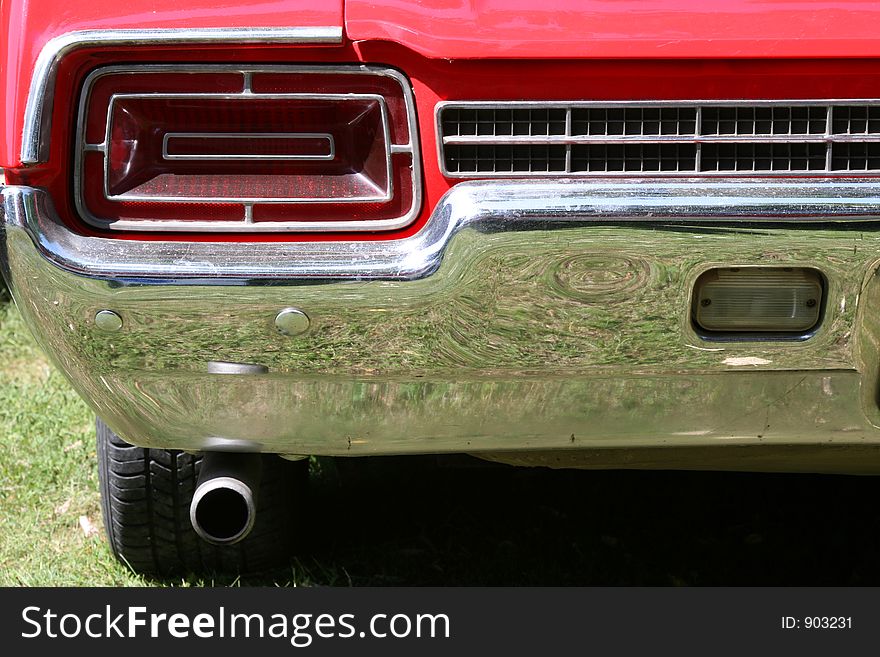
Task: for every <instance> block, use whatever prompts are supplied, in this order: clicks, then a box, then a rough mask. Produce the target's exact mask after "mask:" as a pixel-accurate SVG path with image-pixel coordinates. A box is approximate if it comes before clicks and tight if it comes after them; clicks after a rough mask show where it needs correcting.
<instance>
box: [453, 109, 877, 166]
mask: <svg viewBox="0 0 880 657" xmlns="http://www.w3.org/2000/svg"><path fill="white" fill-rule="evenodd" d="M437 128H438V131H439V143H440V164H441V168H442V170H443V172H444V174H446V175H448V176H451V177H469V176H471V177H473V176H477V177H486V176H518V175H541V176H546V175H589V174H594V175H600V174H617V173H620V174H627V175H631V174H684V175H688V174H689V175H693V174H723V175H736V174H749V175H754V174H787V175H791V174H803V175H816V174H822V173H848V172H856V173H880V101H836V102H834V103H830V102H828V101H756V102H753V103H746V102H736V103H734V102H728V101H721V102H715V101H712V102H702V103H699V104H686V103H678V102H659V103H651V104H645V103H641V104H639V103H586V102H583V103H568V102H554V101H548V102H545V103H522V102H510V103H505V102H502V103H482V102H462V103H459V102H450V103H444V104H442V105H441V106H440V107H439V109H438V112H437Z"/></svg>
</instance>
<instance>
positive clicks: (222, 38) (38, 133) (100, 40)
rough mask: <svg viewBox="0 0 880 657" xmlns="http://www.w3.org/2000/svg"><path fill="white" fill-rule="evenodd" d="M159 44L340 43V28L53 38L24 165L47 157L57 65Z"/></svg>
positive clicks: (27, 116) (30, 118) (40, 75)
mask: <svg viewBox="0 0 880 657" xmlns="http://www.w3.org/2000/svg"><path fill="white" fill-rule="evenodd" d="M163 43H181V44H212V43H218V44H223V43H267V44H283V43H294V44H299V43H301V44H339V43H342V26H337V25H332V26H320V27H317V26H316V27H254V28H238V27H218V28H179V29H178V28H171V29H158V28H151V29H131V30H82V31H79V32H70V33H68V34H63V35H61V36H58V37H55V38H54V39H52V40H50V41H49V42H48V43H47V44H46V45H45V46H44V47H43V49H42V50H41V51H40V55H39V57H38V58H37V62H36V65H35V66H34V72H33V76H32V77H31V84H30V90H29V92H28V99H27V105H26V107H25V113H24V129H23V132H22V142H21V161H22V163H24V164H37V163H39V162H45V161H46V160H48V158H49V132H50V127H51V117H52V105H53V99H54V90H53V87H54V85H55V76H56V73H57V70H58V63H59V62H60V61H61V60H62V59H63V58H64V57H65V56H66V55H67V54H69V53H70V52H72V51H74V50H77V49H79V48H88V47H98V46H126V47H137V46H149V45H154V44H163Z"/></svg>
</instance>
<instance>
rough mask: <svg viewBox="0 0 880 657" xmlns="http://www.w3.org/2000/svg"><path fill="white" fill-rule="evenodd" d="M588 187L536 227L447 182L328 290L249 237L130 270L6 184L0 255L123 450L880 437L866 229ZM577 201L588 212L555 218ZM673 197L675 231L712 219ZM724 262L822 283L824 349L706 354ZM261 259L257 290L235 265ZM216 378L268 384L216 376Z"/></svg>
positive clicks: (22, 303) (879, 244)
mask: <svg viewBox="0 0 880 657" xmlns="http://www.w3.org/2000/svg"><path fill="white" fill-rule="evenodd" d="M530 184H531V183H530ZM554 184H555V185H560V184H563V185H564V183H554ZM774 184H775V183H774ZM487 187H488V188H489V189H490V190H491V193H487ZM502 187H503V188H502ZM829 189H830V188H829ZM847 189H849V190H850V192H851V194H850V197H847V196H846V194H845V193H844V192H845V191H846V190H847ZM859 189H861V190H863V191H864V192H865V194H862V195H861V196H858V194H856V193H855V192H856V191H858V190H859ZM527 190H531V191H532V192H534V190H535V188H534V187H529V186H528V185H526V186H524V187H523V188H522V189H521V190H520V193H522V194H525V192H526V191H527ZM742 190H743V188H738V189H737V190H735V191H737V192H739V196H734V197H733V198H743V195H742V193H741V192H742ZM841 190H842V191H841ZM546 191H547V190H543V191H542V193H543V192H546ZM591 191H595V188H591V187H590V185H589V183H587V184H586V186H583V184H582V183H577V186H575V185H574V184H572V186H571V187H566V192H567V194H566V195H565V198H564V199H560V198H559V197H556V198H554V199H551V200H549V201H548V207H549V205H553V204H555V205H554V207H560V206H561V205H565V204H568V205H569V206H570V209H569V210H566V211H559V212H556V211H552V210H551V209H545V210H544V212H543V214H542V212H541V210H539V209H538V208H537V206H536V205H535V204H534V203H533V204H532V206H530V209H529V211H524V210H523V205H524V203H525V201H524V200H523V198H518V197H517V193H518V192H517V189H516V188H515V184H514V185H511V183H509V182H507V183H505V184H504V185H502V186H501V187H496V186H493V185H489V186H487V185H485V184H484V183H465V184H464V185H462V186H460V187H458V188H456V190H455V193H453V194H450V195H448V196H447V197H446V198H445V200H444V201H442V202H441V204H440V205H439V206H438V208H437V210H436V211H435V213H434V217H433V218H432V222H431V223H430V224H429V225H428V226H427V227H426V228H425V229H424V230H423V231H422V233H420V234H419V235H417V236H415V237H413V238H409V240H411V241H409V242H407V240H401V241H399V242H397V243H392V244H390V245H389V244H388V243H385V247H384V250H383V248H382V247H380V246H379V245H377V244H371V245H359V250H358V251H356V252H353V253H349V254H348V256H347V258H348V273H349V276H348V277H346V276H345V275H344V274H345V273H346V271H345V270H344V269H343V268H342V266H343V261H344V257H343V255H344V249H345V248H347V247H346V245H345V243H336V244H335V245H331V244H330V243H326V244H320V243H318V244H314V243H313V244H310V245H294V244H281V245H256V244H249V245H246V248H247V249H251V248H254V249H263V250H264V251H262V252H261V256H260V257H263V258H264V259H263V260H262V261H259V260H257V259H256V257H257V256H255V255H254V254H251V258H253V259H254V260H253V262H250V263H249V262H248V259H247V257H246V256H245V254H244V253H243V252H242V253H239V255H238V259H233V260H232V261H231V262H228V261H223V260H222V259H221V256H218V255H216V254H211V253H208V252H207V251H199V249H205V248H206V247H205V245H186V244H179V243H178V244H176V245H174V244H173V243H161V242H160V243H151V244H152V245H148V244H146V243H137V242H136V243H134V244H131V243H128V244H129V245H130V246H129V247H128V248H127V249H126V250H125V251H124V253H123V251H122V249H123V246H124V243H122V242H119V241H117V240H102V239H97V238H77V237H76V236H72V235H71V234H69V233H67V231H66V230H65V229H63V228H62V227H61V226H60V225H58V224H57V223H55V219H54V218H53V216H52V211H51V205H50V204H49V203H47V201H46V199H45V198H44V195H42V194H40V193H35V192H33V191H27V190H22V188H6V190H4V197H5V206H4V207H5V221H4V225H5V233H4V237H5V238H4V239H2V240H0V263H2V266H3V268H4V270H5V271H4V274H5V275H6V276H7V277H8V278H9V280H10V282H11V287H12V291H13V295H14V297H15V299H16V302H17V303H18V306H19V308H20V309H21V311H22V313H23V314H24V316H25V318H26V319H27V321H28V323H29V325H30V327H31V329H32V330H33V331H34V333H35V334H36V336H37V338H38V340H39V341H40V342H41V343H42V345H43V346H44V348H45V349H46V351H47V352H48V353H49V354H50V355H51V356H52V357H53V358H54V360H55V362H56V363H57V364H58V365H59V366H60V368H61V369H62V370H63V371H64V372H65V373H66V374H67V376H68V377H69V378H70V379H71V381H72V383H73V384H74V386H75V387H76V388H77V389H78V391H79V392H80V393H81V394H82V395H83V397H84V398H85V399H87V400H88V401H89V402H90V403H91V405H92V406H93V407H94V408H95V410H96V412H97V413H99V414H100V415H101V416H102V417H104V418H105V419H106V420H107V421H108V422H109V423H110V424H111V426H113V427H114V428H115V429H117V430H118V431H120V433H121V434H122V435H124V436H125V437H126V438H128V439H129V440H131V441H133V442H136V443H139V444H144V445H154V446H164V447H179V448H186V449H204V448H214V449H223V448H224V447H226V446H228V447H229V448H241V447H242V445H244V446H250V447H253V448H254V449H261V450H265V451H275V452H282V453H290V454H348V455H359V454H390V453H412V452H445V451H454V452H460V451H471V452H510V451H516V450H578V449H586V448H596V447H637V446H673V445H677V446H705V445H750V444H753V445H767V444H811V445H816V444H824V443H834V444H838V445H857V444H858V445H861V444H871V443H874V444H878V443H880V430H878V429H877V425H878V424H880V414H878V412H877V396H878V391H877V381H878V366H877V364H878V362H880V353H878V352H880V349H878V344H880V326H878V321H877V317H878V315H880V286H878V281H877V280H876V278H875V272H876V270H877V268H878V265H880V230H878V226H877V225H875V224H874V223H873V222H870V221H866V222H864V223H861V224H858V225H853V224H840V225H837V226H835V225H834V224H829V223H823V224H821V225H816V227H809V226H808V221H809V220H808V219H803V218H802V219H801V222H800V223H797V224H795V223H789V224H785V223H780V222H778V221H775V222H774V223H773V224H766V223H760V222H755V221H751V222H748V223H745V222H742V223H734V222H727V223H726V224H721V223H719V219H717V218H716V219H710V218H706V217H705V216H704V218H703V219H698V220H696V221H691V222H683V221H676V220H675V219H674V218H662V219H655V220H654V221H647V217H645V216H638V217H637V219H638V221H634V222H630V221H626V219H627V217H628V215H627V213H629V212H635V213H638V212H640V211H641V210H640V209H639V208H640V207H641V206H638V204H637V203H635V202H634V200H633V198H632V197H630V198H629V199H628V200H627V199H624V200H625V201H627V202H620V199H619V198H617V199H615V200H614V203H616V207H618V210H617V211H616V212H617V214H614V212H613V211H612V210H611V209H610V207H603V206H602V205H601V203H598V202H596V201H595V199H596V198H598V195H597V194H593V195H592V196H590V195H589V192H591ZM875 191H876V190H875V186H874V185H873V184H870V185H865V186H864V187H861V188H859V187H858V186H857V185H856V186H853V185H852V184H849V183H848V184H847V185H843V186H841V188H840V189H838V190H837V196H831V195H828V196H827V198H828V199H831V200H830V201H829V202H828V204H827V205H828V207H825V209H824V211H825V212H828V213H829V214H830V213H832V212H833V208H832V207H831V206H833V205H834V204H835V203H837V204H838V205H837V207H843V205H846V204H848V205H846V208H845V212H846V213H847V215H849V214H850V213H853V214H856V215H858V216H860V217H862V218H865V219H868V218H870V215H871V213H873V212H874V211H875V209H876V208H877V207H878V201H877V200H876V197H875V196H874V192H875ZM578 193H580V194H581V197H580V198H581V199H582V200H584V199H587V200H590V199H593V200H591V201H590V203H592V204H588V203H586V201H585V202H584V204H583V205H582V206H580V209H578V210H575V209H573V208H575V207H577V204H576V202H575V199H576V198H577V194H578ZM481 194H483V196H480V195H481ZM533 196H535V195H534V194H533ZM535 198H537V196H535ZM809 198H812V199H813V200H812V201H809V200H804V199H809ZM817 198H818V199H819V200H816V199H817ZM481 199H482V200H481ZM487 199H488V200H487ZM682 199H684V200H682ZM790 199H795V201H792V202H788V203H787V199H786V198H782V199H781V200H780V198H778V197H776V198H775V200H773V201H772V205H773V207H774V209H775V210H774V211H778V208H780V207H789V208H794V209H793V210H791V217H792V218H794V217H795V216H798V214H797V213H798V212H800V213H801V215H804V214H806V215H807V216H812V215H810V213H809V212H807V210H810V209H811V208H810V207H809V205H810V203H815V204H816V205H817V206H818V205H820V204H821V203H824V202H825V199H826V196H825V195H821V194H820V195H818V196H817V195H816V193H815V192H813V196H812V197H810V196H809V195H808V190H803V189H802V190H801V195H800V196H789V197H788V200H790ZM483 201H485V202H483ZM652 202H653V201H652ZM677 202H678V203H679V204H680V206H681V207H685V210H683V211H682V212H681V213H680V215H675V216H684V217H695V216H696V217H699V215H700V213H701V212H702V213H704V215H705V213H706V208H705V207H703V208H702V210H698V209H695V208H696V207H697V201H696V200H694V199H693V198H690V199H689V198H688V197H685V196H683V197H682V198H680V199H679V200H678V201H677ZM687 203H691V205H687V206H685V205H684V204H687ZM765 203H767V204H770V201H769V200H767V199H765ZM716 205H717V206H719V207H720V205H721V204H717V203H716ZM757 205H758V204H757V203H754V204H753V211H754V212H756V215H757V216H759V217H760V213H757V211H755V210H754V207H756V206H757ZM487 208H488V209H487ZM597 208H598V209H597ZM633 208H635V210H633ZM853 208H857V209H858V212H855V211H854V210H853ZM805 209H806V210H805ZM813 209H814V208H813ZM602 213H605V214H604V215H603V214H602ZM689 213H690V214H689ZM600 215H601V216H600ZM597 216H598V220H596V218H597ZM548 217H549V218H550V219H552V221H547V218H548ZM777 218H778V217H777ZM561 219H568V221H561ZM452 226H454V229H453V228H451V227H452ZM438 235H439V237H438ZM86 240H91V241H88V242H87V241H86ZM95 242H98V243H100V244H101V245H103V246H104V252H103V253H104V255H103V256H102V255H101V253H99V252H98V251H97V250H96V249H97V246H98V244H95ZM404 243H406V244H404ZM426 245H427V246H426ZM93 246H94V247H95V248H92V247H93ZM211 246H212V247H216V248H217V251H218V252H219V253H221V254H222V253H223V252H224V250H225V249H233V248H236V247H235V245H221V246H218V245H216V244H215V245H211ZM273 247H274V249H275V250H274V251H273ZM361 247H362V248H361ZM414 247H418V248H414ZM237 248H238V249H239V250H241V251H243V247H242V246H241V245H239V246H238V247H237ZM407 248H410V249H412V250H409V251H406V250H405V249H407ZM297 249H301V251H300V252H299V253H297V252H296V250H297ZM419 249H422V250H419ZM151 251H152V253H151ZM120 253H122V255H124V256H125V257H124V258H122V259H121V260H116V259H114V258H115V256H116V254H120ZM157 253H160V254H164V255H165V256H168V257H166V258H165V259H162V258H157V257H156V254H157ZM322 253H323V254H324V255H325V256H327V257H325V258H324V259H323V260H322V259H321V254H322ZM365 253H366V254H370V253H372V254H373V255H369V257H368V256H367V255H365ZM4 254H5V255H4ZM327 254H335V255H333V256H332V257H330V256H328V255H327ZM414 254H415V255H414ZM373 256H375V258H374V257H373ZM276 257H277V260H273V258H276ZM150 258H154V263H155V266H156V268H157V271H154V272H153V273H152V277H149V276H146V274H147V272H146V271H145V269H143V268H145V267H146V266H147V265H148V264H149V259H150ZM371 258H372V259H371ZM267 259H268V260H267ZM260 262H262V265H259V264H258V263H260ZM276 262H277V263H278V265H279V266H278V269H276V270H273V269H272V267H271V266H270V265H272V264H274V263H276ZM364 263H367V265H368V266H367V268H366V269H361V268H360V266H361V265H362V264H364ZM732 264H738V265H750V264H761V265H767V264H775V265H786V264H787V265H792V266H813V267H818V268H819V269H821V270H822V271H823V273H824V274H825V276H826V277H827V279H828V290H827V306H826V310H825V320H824V322H823V324H822V326H821V327H820V329H819V330H818V332H817V333H816V334H815V335H814V336H813V337H812V338H810V339H809V340H806V341H804V342H800V343H791V342H788V343H782V342H750V343H715V342H705V341H703V340H702V339H700V337H699V336H698V335H696V334H695V333H694V331H693V330H692V328H691V325H690V322H689V319H688V317H689V312H688V308H689V297H690V292H691V289H692V286H693V282H694V281H695V280H696V278H697V277H698V276H699V275H700V274H701V273H702V272H703V271H705V270H706V269H707V268H709V267H713V266H719V265H728V266H729V265H732ZM319 265H321V266H319ZM257 266H262V267H263V268H264V272H266V276H265V277H264V279H263V280H255V279H254V278H253V277H252V276H251V274H250V273H249V272H250V271H251V270H250V269H248V268H249V267H252V268H253V267H257ZM322 267H323V268H322ZM224 268H226V271H224ZM297 268H298V269H297ZM111 270H112V271H115V272H116V273H115V274H113V275H112V276H110V275H108V272H109V271H111ZM279 271H280V272H281V273H280V274H279ZM211 272H213V273H214V275H213V276H211V275H209V274H210V273H211ZM370 272H372V274H371V273H370ZM221 274H222V275H221ZM272 274H275V275H278V276H281V279H280V280H278V279H276V280H273V278H272ZM355 274H356V275H355ZM286 307H296V308H300V309H302V310H303V311H305V312H306V313H307V314H308V315H309V317H310V318H311V327H310V329H309V331H308V332H307V333H305V334H303V335H300V336H295V337H289V336H283V335H281V334H280V333H279V332H278V331H277V330H276V328H275V326H274V318H275V315H276V314H277V312H278V311H279V310H281V309H282V308H286ZM101 309H112V310H113V311H115V312H117V313H119V314H120V315H121V316H122V317H123V320H124V326H123V328H122V330H121V331H119V332H116V333H102V332H101V331H99V330H98V329H97V328H96V327H95V325H94V316H95V313H96V312H97V311H98V310H101ZM210 361H233V362H245V363H257V364H260V365H264V366H266V367H268V368H269V372H268V373H265V374H249V375H230V374H210V373H208V371H207V370H208V362H210ZM670 465H671V466H672V465H674V463H670ZM707 465H708V466H711V463H707ZM859 467H860V468H862V469H863V470H864V469H865V467H866V466H865V464H864V463H863V462H862V463H861V464H860V466H859ZM877 469H878V470H880V462H878V464H877Z"/></svg>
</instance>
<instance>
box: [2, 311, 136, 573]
mask: <svg viewBox="0 0 880 657" xmlns="http://www.w3.org/2000/svg"><path fill="white" fill-rule="evenodd" d="M0 450H2V459H0V499H2V505H0V584H2V585H32V586H46V585H48V586H51V585H59V584H65V585H96V584H107V585H119V584H136V583H139V582H140V581H141V580H140V579H139V578H138V577H136V576H134V575H133V574H131V573H129V572H126V570H125V569H124V568H120V567H119V566H118V564H117V563H116V562H115V560H114V559H113V557H112V555H111V554H110V551H109V550H108V549H107V547H106V545H105V543H104V539H103V535H102V534H101V533H100V532H98V533H97V534H96V535H92V536H88V537H87V536H86V535H85V533H84V532H83V530H82V529H81V527H80V521H79V518H80V516H84V517H85V518H87V519H88V520H89V521H90V522H92V523H94V524H95V525H97V526H98V527H100V523H101V520H100V505H99V498H98V492H97V485H98V482H97V473H96V470H95V467H94V464H95V442H94V419H93V416H92V414H91V412H90V411H89V409H88V408H87V407H86V405H85V403H83V401H82V400H81V399H79V397H77V396H76V394H75V393H74V392H73V390H72V389H71V388H70V386H69V385H68V383H67V382H66V381H65V380H64V378H63V377H62V376H61V375H60V374H59V373H58V372H57V371H56V370H55V369H54V368H53V367H52V366H51V365H49V363H48V362H47V360H46V358H45V357H44V356H43V354H42V353H41V352H40V350H39V348H38V347H37V346H36V345H35V344H34V342H33V341H32V339H31V338H30V335H29V334H28V332H27V330H26V328H25V326H24V324H23V322H22V320H21V318H20V316H19V314H18V313H17V312H16V310H15V309H14V307H13V306H12V304H9V303H5V304H3V305H2V306H0Z"/></svg>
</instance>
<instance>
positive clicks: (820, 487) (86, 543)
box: [0, 302, 880, 586]
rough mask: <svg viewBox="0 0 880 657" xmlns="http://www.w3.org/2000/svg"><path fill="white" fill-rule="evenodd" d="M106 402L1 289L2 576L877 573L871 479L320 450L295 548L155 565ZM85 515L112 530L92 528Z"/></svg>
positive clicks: (811, 578) (589, 581)
mask: <svg viewBox="0 0 880 657" xmlns="http://www.w3.org/2000/svg"><path fill="white" fill-rule="evenodd" d="M93 421H94V420H93V416H92V413H91V411H90V410H89V409H88V408H87V407H86V405H85V404H84V403H83V402H82V401H81V400H80V399H79V398H78V397H77V396H76V395H75V394H74V392H73V391H72V389H71V388H70V386H69V385H68V384H67V382H66V381H65V380H64V378H63V377H62V376H61V375H60V374H59V373H58V372H57V371H56V370H55V369H54V368H53V367H52V366H51V365H49V364H48V362H47V361H46V359H45V357H44V356H43V355H42V353H41V352H40V350H39V349H38V348H37V347H36V346H35V344H34V343H33V341H32V339H31V338H30V337H29V335H28V332H27V330H26V328H25V326H24V324H23V322H22V321H21V318H20V317H19V315H18V313H17V311H16V310H15V309H14V307H13V306H12V305H11V304H9V303H3V302H0V585H29V586H69V585H89V586H98V585H132V586H139V585H172V586H176V585H185V586H186V585H201V584H221V585H242V584H244V585H249V584H263V585H279V586H291V585H297V586H302V585H314V584H320V585H342V586H348V585H380V586H381V585H466V584H470V585H552V584H557V585H566V584H582V585H596V584H604V585H630V584H650V585H683V584H697V585H701V584H764V585H772V584H801V585H803V584H813V585H847V584H877V583H878V582H880V565H878V564H880V560H878V559H877V554H878V553H880V531H878V528H880V510H878V507H877V505H876V504H875V503H874V500H875V499H876V498H877V493H878V483H877V481H876V479H874V478H869V477H861V478H857V477H830V476H825V477H822V476H812V475H752V474H723V473H712V472H709V473H670V472H578V471H550V470H544V469H529V468H522V469H517V468H507V467H500V466H498V467H490V468H473V467H468V466H470V465H472V464H473V463H474V462H471V461H468V460H465V459H464V458H462V459H459V460H457V461H454V462H450V461H448V460H446V461H443V464H444V465H446V466H450V465H453V466H454V467H438V465H437V460H436V459H431V458H428V457H423V458H419V457H410V458H408V459H365V460H362V461H361V462H358V463H355V464H353V465H354V470H355V472H354V475H353V476H352V475H347V476H341V475H342V474H345V473H346V472H347V471H348V470H349V468H337V467H336V465H335V463H334V462H333V461H332V460H319V461H316V462H315V463H314V465H315V467H314V468H313V473H312V494H311V496H310V499H309V500H307V501H295V502H294V503H297V504H299V505H300V506H299V509H298V516H297V517H298V518H299V520H298V526H299V528H300V530H301V541H300V543H301V545H300V548H299V549H298V551H297V554H296V555H292V556H291V561H290V564H289V565H288V566H287V567H286V568H283V569H281V570H279V571H276V572H273V573H266V574H263V575H261V576H258V577H251V578H242V579H239V578H230V577H211V576H199V577H196V576H189V577H184V578H178V579H171V580H152V579H147V578H143V577H140V576H138V575H135V574H133V573H131V572H130V571H129V570H128V569H127V568H126V567H125V566H124V565H122V564H120V563H118V562H117V561H116V560H115V559H114V558H113V556H112V555H111V553H110V550H109V548H108V546H107V543H106V540H105V538H104V535H103V531H102V530H101V518H100V511H99V497H98V482H97V475H96V467H95V447H94V433H93V431H94V430H93ZM81 516H84V517H85V518H88V519H89V521H90V522H91V523H93V524H94V525H95V526H96V527H97V528H98V529H99V531H98V532H97V533H95V534H94V535H90V536H86V535H85V534H84V532H83V530H82V528H81V526H80V520H79V519H80V517H81Z"/></svg>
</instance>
